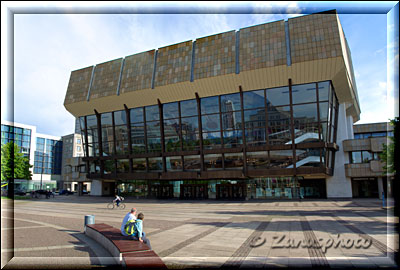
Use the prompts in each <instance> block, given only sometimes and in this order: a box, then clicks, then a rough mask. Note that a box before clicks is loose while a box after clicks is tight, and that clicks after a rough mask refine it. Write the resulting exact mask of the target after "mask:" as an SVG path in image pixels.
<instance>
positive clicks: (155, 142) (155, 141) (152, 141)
mask: <svg viewBox="0 0 400 270" xmlns="http://www.w3.org/2000/svg"><path fill="white" fill-rule="evenodd" d="M147 149H148V151H149V152H160V151H161V138H147Z"/></svg>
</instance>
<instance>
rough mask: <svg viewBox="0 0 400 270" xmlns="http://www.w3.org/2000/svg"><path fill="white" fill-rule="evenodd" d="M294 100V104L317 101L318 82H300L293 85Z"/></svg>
mask: <svg viewBox="0 0 400 270" xmlns="http://www.w3.org/2000/svg"><path fill="white" fill-rule="evenodd" d="M292 100H293V104H299V103H307V102H316V101H317V94H316V84H315V83H310V84H300V85H293V86H292Z"/></svg>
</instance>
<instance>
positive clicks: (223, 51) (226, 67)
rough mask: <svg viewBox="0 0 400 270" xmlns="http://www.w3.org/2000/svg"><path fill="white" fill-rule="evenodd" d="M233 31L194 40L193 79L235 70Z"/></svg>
mask: <svg viewBox="0 0 400 270" xmlns="http://www.w3.org/2000/svg"><path fill="white" fill-rule="evenodd" d="M235 42H236V37H235V31H230V32H226V33H221V34H217V35H213V36H209V37H204V38H200V39H197V40H196V48H195V63H194V71H193V72H194V79H195V80H198V79H202V78H210V77H214V76H221V75H226V74H231V73H234V72H235V68H236V66H235V65H236V62H235V61H236V60H235V59H236V52H235V51H236V44H235Z"/></svg>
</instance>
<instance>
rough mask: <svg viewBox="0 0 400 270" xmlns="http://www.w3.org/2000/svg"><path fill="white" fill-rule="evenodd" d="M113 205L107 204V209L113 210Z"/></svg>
mask: <svg viewBox="0 0 400 270" xmlns="http://www.w3.org/2000/svg"><path fill="white" fill-rule="evenodd" d="M114 206H115V204H114V203H112V202H110V203H109V204H107V208H108V209H114Z"/></svg>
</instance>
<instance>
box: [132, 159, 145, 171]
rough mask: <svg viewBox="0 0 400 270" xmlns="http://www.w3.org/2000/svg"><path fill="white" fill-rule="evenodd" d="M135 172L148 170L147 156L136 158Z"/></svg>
mask: <svg viewBox="0 0 400 270" xmlns="http://www.w3.org/2000/svg"><path fill="white" fill-rule="evenodd" d="M132 163H133V172H145V171H146V159H145V158H134V159H133V160H132Z"/></svg>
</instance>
